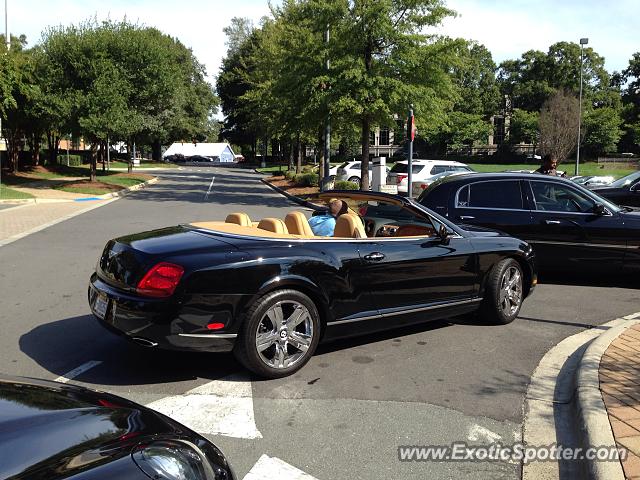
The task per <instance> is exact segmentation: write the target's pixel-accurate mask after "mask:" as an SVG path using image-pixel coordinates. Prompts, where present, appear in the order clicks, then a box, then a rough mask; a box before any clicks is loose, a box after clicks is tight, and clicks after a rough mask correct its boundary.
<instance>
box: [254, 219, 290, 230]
mask: <svg viewBox="0 0 640 480" xmlns="http://www.w3.org/2000/svg"><path fill="white" fill-rule="evenodd" d="M258 228H259V229H261V230H267V231H269V232H273V233H289V232H288V231H287V226H286V225H285V224H284V222H283V221H282V220H280V219H279V218H263V219H262V220H260V223H259V224H258Z"/></svg>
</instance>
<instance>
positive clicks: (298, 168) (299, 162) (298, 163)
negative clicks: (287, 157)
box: [296, 134, 302, 175]
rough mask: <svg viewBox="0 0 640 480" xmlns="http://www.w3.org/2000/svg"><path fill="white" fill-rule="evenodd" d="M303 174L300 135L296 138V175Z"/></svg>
mask: <svg viewBox="0 0 640 480" xmlns="http://www.w3.org/2000/svg"><path fill="white" fill-rule="evenodd" d="M301 173H302V145H300V134H298V136H297V138H296V174H298V175H299V174H301Z"/></svg>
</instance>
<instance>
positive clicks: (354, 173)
mask: <svg viewBox="0 0 640 480" xmlns="http://www.w3.org/2000/svg"><path fill="white" fill-rule="evenodd" d="M361 170H362V162H360V161H359V160H357V161H356V160H354V161H352V162H344V163H343V164H342V165H340V166H339V167H338V168H337V169H336V173H335V176H336V178H335V179H336V180H337V181H345V180H346V181H348V182H353V183H355V184H357V185H358V187H360V182H361V173H362V171H361ZM386 172H387V175H388V174H389V167H387V168H386ZM372 180H373V164H372V163H371V162H369V184H371V182H372ZM383 183H384V182H383Z"/></svg>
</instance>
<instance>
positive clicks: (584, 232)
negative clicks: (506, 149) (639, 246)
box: [523, 179, 626, 270]
mask: <svg viewBox="0 0 640 480" xmlns="http://www.w3.org/2000/svg"><path fill="white" fill-rule="evenodd" d="M527 188H528V197H529V198H530V201H531V205H532V212H531V215H532V219H533V222H532V225H531V228H530V230H529V231H528V232H527V233H526V234H524V235H523V239H525V240H527V241H529V242H530V243H531V244H533V246H534V248H535V251H536V258H537V260H538V264H539V266H540V268H543V269H563V270H566V269H568V270H580V269H583V268H587V269H592V268H593V267H596V266H597V267H600V268H601V269H611V268H619V267H620V266H621V263H622V258H623V256H624V251H625V248H626V236H625V230H624V225H623V222H622V219H621V217H620V215H619V214H617V213H613V212H608V211H603V212H599V213H597V212H596V208H595V207H596V202H595V200H594V199H593V198H592V197H591V196H589V195H587V194H586V193H585V192H582V191H581V190H579V189H578V188H576V187H574V186H573V185H571V184H570V183H569V182H560V181H550V180H544V179H541V180H531V181H528V182H527Z"/></svg>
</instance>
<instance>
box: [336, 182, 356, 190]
mask: <svg viewBox="0 0 640 480" xmlns="http://www.w3.org/2000/svg"><path fill="white" fill-rule="evenodd" d="M333 188H334V189H336V190H358V189H359V188H360V186H359V185H358V184H357V183H353V182H347V181H346V180H338V181H337V182H335V184H334V185H333Z"/></svg>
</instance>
